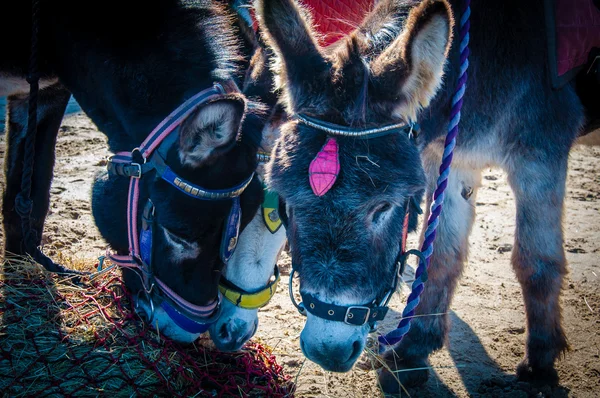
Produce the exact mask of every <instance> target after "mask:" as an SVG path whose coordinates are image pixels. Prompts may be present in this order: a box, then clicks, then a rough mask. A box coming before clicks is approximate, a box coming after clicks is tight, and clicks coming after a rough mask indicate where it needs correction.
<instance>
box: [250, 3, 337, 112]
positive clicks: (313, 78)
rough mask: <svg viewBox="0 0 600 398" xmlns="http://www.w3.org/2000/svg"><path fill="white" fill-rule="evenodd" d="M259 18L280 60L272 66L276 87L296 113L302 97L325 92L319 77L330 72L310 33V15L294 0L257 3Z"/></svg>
mask: <svg viewBox="0 0 600 398" xmlns="http://www.w3.org/2000/svg"><path fill="white" fill-rule="evenodd" d="M256 16H257V18H258V21H259V23H260V24H261V28H262V35H263V37H264V39H265V41H266V43H267V44H268V45H269V46H270V47H271V48H272V49H273V50H274V52H275V55H276V57H277V59H276V61H275V62H274V63H273V67H274V71H275V74H276V75H277V79H276V80H277V85H278V86H280V87H282V88H284V90H285V91H286V94H287V96H288V102H289V104H288V105H290V106H291V107H292V108H294V109H297V107H298V106H301V105H299V104H298V102H299V101H301V99H302V97H303V96H307V95H310V93H309V92H305V91H306V90H308V91H310V90H311V88H314V89H315V90H316V87H319V86H320V88H321V89H322V84H321V79H319V77H322V76H323V72H326V71H329V63H328V62H327V60H326V59H325V58H324V57H323V55H322V54H321V52H320V48H319V45H318V43H317V40H316V39H315V35H314V33H313V32H312V31H311V29H310V26H311V22H310V15H309V13H308V12H307V11H306V10H304V9H303V8H302V7H301V6H300V5H299V4H297V3H296V2H295V1H294V0H257V2H256Z"/></svg>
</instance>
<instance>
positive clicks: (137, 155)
mask: <svg viewBox="0 0 600 398" xmlns="http://www.w3.org/2000/svg"><path fill="white" fill-rule="evenodd" d="M236 92H239V90H238V89H237V87H236V86H235V84H234V83H233V82H231V81H227V82H223V83H215V84H214V85H213V86H212V87H210V88H208V89H206V90H203V91H201V92H199V93H198V94H196V95H195V96H193V97H191V98H190V99H188V100H187V101H186V102H184V103H183V104H182V105H180V106H179V107H178V108H177V109H176V110H175V111H173V112H172V113H171V114H170V115H169V116H167V117H166V118H165V119H164V120H163V121H162V122H161V123H160V124H159V125H158V126H157V127H156V128H155V129H154V130H152V132H151V133H150V134H149V135H148V137H147V138H146V139H145V140H144V142H143V143H142V144H141V145H140V146H139V147H138V148H135V149H134V150H133V151H131V152H118V153H117V154H115V155H113V156H111V158H110V159H109V161H108V164H107V168H108V172H109V173H110V174H111V175H116V176H123V177H127V178H129V179H130V182H129V194H128V199H127V236H128V241H129V255H127V256H122V255H115V254H112V253H110V252H109V253H108V254H107V256H108V257H109V258H110V259H111V260H112V261H113V262H114V263H115V264H117V265H119V266H121V267H123V268H128V269H132V270H135V271H136V273H137V274H138V275H139V276H140V278H141V279H142V283H143V287H144V289H143V292H142V291H140V292H139V293H138V295H139V294H141V293H143V294H145V295H146V297H147V298H148V300H149V302H150V307H151V318H152V317H153V314H154V303H153V301H152V298H151V294H152V292H153V290H154V288H155V287H156V289H157V290H156V293H158V297H159V300H160V306H161V308H162V309H163V310H164V311H165V312H166V313H167V314H168V315H169V317H170V318H171V319H172V320H173V321H174V322H175V323H176V324H177V325H178V326H179V327H181V328H182V329H184V330H186V331H188V332H190V333H203V332H204V331H206V330H207V329H208V327H209V326H210V324H211V323H213V322H215V321H216V320H217V318H218V316H219V313H220V302H221V296H220V295H218V296H217V298H216V299H215V300H213V301H212V302H211V303H210V304H207V305H204V306H200V305H195V304H192V303H190V302H189V301H187V300H185V299H184V298H183V297H181V296H180V295H179V294H177V293H175V292H174V291H173V290H172V289H171V288H169V287H168V286H167V285H166V284H165V283H164V282H163V281H161V280H160V279H159V278H158V277H157V276H156V275H155V273H154V269H153V267H152V256H153V245H152V243H153V235H154V229H155V226H156V221H155V220H156V218H155V207H154V204H153V203H152V201H151V200H150V199H148V200H147V202H146V204H145V206H144V209H143V215H142V229H141V231H139V233H138V222H137V215H138V206H139V202H140V198H139V195H140V188H139V186H140V179H142V178H143V177H144V176H145V175H147V174H148V173H149V172H151V171H152V172H155V173H156V178H162V179H163V180H164V181H166V182H168V183H169V184H171V185H172V186H173V187H175V188H176V189H177V190H179V191H181V192H182V193H184V194H186V195H188V196H190V197H192V198H195V199H199V200H231V201H232V206H231V209H230V211H229V215H228V217H227V219H226V221H225V227H224V230H223V235H222V238H221V249H220V250H221V251H220V256H221V259H222V260H223V262H224V263H227V261H228V260H229V258H230V257H231V255H232V254H233V252H234V250H235V247H236V245H237V240H238V235H239V228H240V220H241V206H240V199H239V197H240V195H241V194H242V192H244V190H245V189H246V188H247V187H248V185H250V182H251V181H252V178H254V173H252V174H251V175H250V177H248V178H247V179H246V180H244V181H243V182H241V183H240V184H238V185H236V186H234V187H232V188H229V189H223V190H209V189H206V188H203V187H200V186H198V185H196V184H193V183H192V182H190V181H187V180H185V179H184V178H182V177H180V176H178V175H177V174H176V173H175V172H174V171H173V170H172V169H171V168H170V167H169V166H168V165H167V164H166V162H165V159H166V157H167V152H168V150H169V148H171V145H172V144H173V143H174V142H175V141H176V140H177V139H178V138H179V127H180V126H181V123H182V122H183V121H184V120H185V119H186V117H187V116H189V115H190V114H191V113H192V112H193V111H194V110H196V109H198V107H200V106H202V105H203V104H206V103H207V102H209V101H214V100H217V99H220V98H223V97H224V96H225V95H227V94H230V93H236Z"/></svg>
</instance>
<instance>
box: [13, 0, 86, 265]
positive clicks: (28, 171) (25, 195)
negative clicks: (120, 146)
mask: <svg viewBox="0 0 600 398" xmlns="http://www.w3.org/2000/svg"><path fill="white" fill-rule="evenodd" d="M39 3H40V2H39V0H32V2H31V53H30V56H29V73H28V75H27V82H28V83H29V114H28V119H27V133H26V135H25V144H24V147H23V174H22V176H21V191H20V192H19V193H18V195H17V197H16V198H15V210H16V212H17V214H18V215H19V217H21V230H22V233H23V245H24V249H25V252H26V253H27V254H29V255H30V256H31V257H32V258H33V259H34V260H35V261H36V262H37V263H39V264H41V265H43V266H44V268H46V269H47V270H48V271H51V272H56V273H67V274H82V273H81V272H79V271H75V270H71V269H68V268H66V267H64V266H62V265H60V264H56V263H55V262H54V261H52V260H51V259H50V258H49V257H47V256H46V255H45V254H44V253H42V252H41V250H40V249H39V248H38V245H37V242H38V236H37V232H36V231H35V229H34V228H32V225H31V224H32V223H31V212H32V210H33V200H32V199H31V184H32V180H33V169H34V161H35V139H36V135H37V103H38V94H39V89H40V86H39V80H40V72H39V69H38V46H39V43H38V40H39V14H40V4H39Z"/></svg>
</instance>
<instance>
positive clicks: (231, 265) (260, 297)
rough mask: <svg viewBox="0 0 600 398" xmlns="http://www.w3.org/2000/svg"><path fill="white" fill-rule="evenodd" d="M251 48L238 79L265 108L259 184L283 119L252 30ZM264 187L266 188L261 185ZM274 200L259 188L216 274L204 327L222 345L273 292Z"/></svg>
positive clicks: (245, 329) (267, 56) (240, 333)
mask: <svg viewBox="0 0 600 398" xmlns="http://www.w3.org/2000/svg"><path fill="white" fill-rule="evenodd" d="M255 38H256V41H255V42H254V43H253V48H254V49H255V51H254V54H253V56H252V59H251V61H250V66H249V67H248V69H247V72H246V78H245V80H244V88H243V91H244V94H246V95H247V96H248V97H257V98H259V99H260V100H261V102H262V103H263V104H264V105H266V106H267V107H268V108H269V118H268V119H267V121H266V124H265V125H264V129H263V131H262V134H261V135H262V141H261V144H260V148H259V164H258V167H257V169H256V176H257V178H258V179H259V180H260V181H261V183H262V184H263V186H264V164H265V162H266V161H267V160H268V158H269V154H270V153H271V150H272V147H273V145H274V143H275V140H276V138H277V137H278V135H279V126H280V125H281V124H282V123H283V121H285V120H286V115H285V112H284V111H283V108H282V107H281V106H280V105H278V104H277V102H278V92H276V91H274V90H273V86H274V76H273V73H272V71H271V69H270V68H269V64H270V62H272V60H273V54H272V51H271V50H270V49H268V48H267V47H266V45H265V43H264V42H263V41H262V40H261V37H260V34H258V32H256V37H255ZM265 189H266V188H265ZM278 210H279V201H278V197H277V195H276V194H275V193H273V192H269V191H267V190H265V192H264V200H263V203H262V205H261V206H260V207H259V209H258V210H257V211H256V213H255V214H254V218H253V219H252V221H250V223H249V224H248V225H247V226H246V228H245V229H244V231H243V232H242V233H241V234H240V237H239V240H238V245H237V248H236V250H235V252H234V253H233V254H232V256H231V259H230V260H229V261H228V262H227V265H226V267H225V269H224V270H223V276H222V277H221V282H220V290H221V292H222V293H223V296H224V298H225V299H224V300H223V303H222V311H221V316H220V317H219V319H218V320H217V322H215V323H214V324H213V325H211V328H210V334H211V338H212V340H213V342H214V343H215V345H216V346H217V348H219V349H220V350H222V351H235V350H238V349H239V348H241V347H242V346H243V344H244V343H245V342H246V341H248V340H249V339H250V338H251V337H252V336H253V335H254V333H255V332H256V330H257V328H258V309H259V308H261V307H263V306H265V305H266V304H267V303H268V302H269V300H270V299H271V298H272V296H273V295H274V294H275V291H276V288H277V284H278V282H279V270H278V268H277V259H278V258H279V255H280V253H281V251H282V249H283V245H284V243H285V241H286V236H285V229H284V228H283V227H282V221H281V219H280V218H279V214H278Z"/></svg>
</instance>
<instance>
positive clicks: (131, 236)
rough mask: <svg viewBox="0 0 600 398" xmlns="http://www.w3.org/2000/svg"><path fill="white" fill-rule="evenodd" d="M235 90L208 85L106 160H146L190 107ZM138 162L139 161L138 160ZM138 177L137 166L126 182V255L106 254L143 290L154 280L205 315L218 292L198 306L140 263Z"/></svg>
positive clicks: (197, 313)
mask: <svg viewBox="0 0 600 398" xmlns="http://www.w3.org/2000/svg"><path fill="white" fill-rule="evenodd" d="M236 92H239V89H238V88H237V86H236V85H235V83H234V82H232V81H231V82H229V81H228V82H222V83H215V84H214V85H213V86H212V87H210V88H208V89H206V90H203V91H201V92H199V93H198V94H196V95H194V96H193V97H191V98H190V99H188V100H187V101H185V102H184V103H183V104H181V105H180V106H179V107H178V108H177V109H175V110H174V111H173V112H171V114H170V115H169V116H167V117H166V118H165V119H164V120H163V121H162V122H160V123H159V124H158V126H156V127H155V128H154V129H153V130H152V132H151V133H150V134H149V135H148V136H147V137H146V139H145V140H144V142H142V144H141V145H140V146H139V147H138V148H135V149H134V150H133V151H132V152H117V153H116V154H115V155H114V156H112V157H111V159H110V162H112V163H113V164H118V163H122V164H132V162H134V161H135V160H137V159H134V152H135V155H137V154H138V153H139V154H141V157H142V159H143V162H145V161H146V159H148V157H149V156H150V155H152V153H153V152H154V150H155V149H156V148H158V146H159V145H160V144H161V143H162V142H163V141H164V140H165V138H166V137H167V136H168V135H169V134H170V133H171V132H173V130H175V128H176V127H177V126H179V125H180V124H181V123H182V122H183V121H184V120H185V118H186V117H188V116H189V115H190V114H191V113H192V112H193V111H194V110H196V109H197V108H198V106H200V105H201V104H204V103H207V102H209V101H213V100H215V99H218V98H221V97H223V96H224V95H227V94H230V93H236ZM138 161H139V160H138ZM140 177H141V165H140V175H138V176H131V177H130V181H129V193H128V198H127V239H128V242H129V255H127V256H124V255H116V254H113V253H111V252H110V251H109V250H108V251H107V257H108V258H109V259H110V260H111V261H112V262H113V263H115V264H117V265H119V266H120V267H123V268H128V269H137V270H139V271H140V272H141V277H142V282H143V284H144V288H145V289H146V291H147V292H150V291H151V290H152V288H153V287H154V283H156V285H158V287H159V289H160V290H161V292H162V293H163V294H164V295H165V296H166V297H167V298H168V299H170V300H171V301H173V302H174V303H175V304H177V306H178V307H180V309H182V310H184V311H185V312H187V313H189V314H190V315H192V316H196V317H201V318H205V317H209V316H211V315H212V314H213V313H214V311H215V309H216V308H217V307H218V305H219V302H220V301H221V297H220V294H219V295H218V297H217V299H215V300H213V301H212V302H211V303H210V304H207V305H204V306H199V305H195V304H192V303H190V302H189V301H187V300H185V299H184V298H183V297H181V296H180V295H178V294H177V293H175V292H174V291H173V290H172V289H171V288H169V287H168V286H167V285H166V284H165V283H164V282H162V281H161V280H160V279H158V278H157V277H156V276H155V275H152V274H151V270H149V269H145V267H144V266H143V264H144V262H143V261H142V259H141V255H140V242H139V231H138V202H139V196H140V189H139V187H140Z"/></svg>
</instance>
